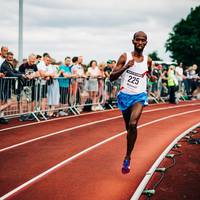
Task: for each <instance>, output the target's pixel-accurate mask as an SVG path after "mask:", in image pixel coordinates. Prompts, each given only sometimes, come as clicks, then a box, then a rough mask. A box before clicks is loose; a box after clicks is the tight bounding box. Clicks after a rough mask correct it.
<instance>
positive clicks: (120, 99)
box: [117, 92, 148, 111]
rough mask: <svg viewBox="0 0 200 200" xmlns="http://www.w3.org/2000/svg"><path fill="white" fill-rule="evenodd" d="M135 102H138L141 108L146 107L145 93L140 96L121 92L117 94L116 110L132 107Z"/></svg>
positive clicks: (146, 98)
mask: <svg viewBox="0 0 200 200" xmlns="http://www.w3.org/2000/svg"><path fill="white" fill-rule="evenodd" d="M137 102H140V103H141V104H142V105H143V106H146V105H148V97H147V93H145V92H143V93H140V94H125V93H123V92H119V94H118V95H117V103H118V108H119V109H120V110H121V111H124V110H126V109H128V108H129V107H132V106H133V105H134V104H135V103H137Z"/></svg>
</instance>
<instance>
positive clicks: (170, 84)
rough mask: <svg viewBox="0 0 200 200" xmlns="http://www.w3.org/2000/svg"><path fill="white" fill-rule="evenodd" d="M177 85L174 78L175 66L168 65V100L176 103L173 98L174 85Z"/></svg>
mask: <svg viewBox="0 0 200 200" xmlns="http://www.w3.org/2000/svg"><path fill="white" fill-rule="evenodd" d="M176 85H178V82H176V79H175V67H174V66H172V65H171V66H170V67H169V70H168V88H169V102H170V103H174V104H175V103H176V99H175V86H176Z"/></svg>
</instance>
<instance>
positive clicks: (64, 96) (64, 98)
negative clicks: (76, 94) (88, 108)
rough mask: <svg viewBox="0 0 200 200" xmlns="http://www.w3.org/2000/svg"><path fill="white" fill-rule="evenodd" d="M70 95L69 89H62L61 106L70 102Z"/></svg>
mask: <svg viewBox="0 0 200 200" xmlns="http://www.w3.org/2000/svg"><path fill="white" fill-rule="evenodd" d="M68 93H69V88H68V87H60V103H61V104H67V102H68Z"/></svg>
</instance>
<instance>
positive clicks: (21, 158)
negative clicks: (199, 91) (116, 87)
mask: <svg viewBox="0 0 200 200" xmlns="http://www.w3.org/2000/svg"><path fill="white" fill-rule="evenodd" d="M194 108H196V107H194ZM179 109H180V110H177V109H176V110H175V111H174V110H173V113H174V112H175V113H176V112H180V111H181V110H182V109H183V108H179ZM185 109H186V108H184V110H185ZM187 109H188V110H191V107H189V108H187ZM169 112H172V110H168V113H169ZM153 113H154V115H152V113H151V115H150V116H149V115H147V118H146V119H145V115H143V117H144V119H142V118H141V123H144V122H145V120H146V122H147V121H149V117H150V119H152V117H153V116H154V118H155V119H156V118H158V117H159V116H160V113H159V112H153ZM165 114H166V113H165ZM114 123H115V124H118V123H120V120H119V122H114ZM112 127H113V128H114V129H113V133H112V134H115V133H116V131H117V130H116V129H115V128H116V127H117V126H112ZM121 127H122V130H123V127H124V126H123V121H122V119H121ZM103 128H105V133H107V132H108V129H107V128H109V130H110V125H109V124H108V127H106V126H105V123H104V124H103V126H102V128H101V129H99V130H102V129H103ZM119 129H120V130H121V128H119ZM93 131H94V127H92V128H91V131H87V129H86V130H82V132H80V133H77V132H76V133H74V134H76V138H77V137H78V135H79V136H80V138H79V139H80V140H79V139H78V143H80V141H81V142H83V143H85V141H84V139H85V140H86V142H88V141H89V140H90V135H91V141H92V142H94V138H96V136H95V135H96V133H95V134H93ZM110 132H112V131H110ZM110 132H109V134H110ZM89 133H90V134H89ZM74 134H73V133H72V134H69V135H70V137H73V136H74ZM98 135H99V136H100V137H99V136H98V137H99V138H98V139H97V138H96V139H97V140H96V139H95V140H96V141H95V142H98V141H99V140H102V139H103V137H105V136H104V131H103V132H100V133H99V134H98ZM65 136H66V135H65ZM67 136H68V135H67ZM109 136H110V135H106V137H109ZM73 138H74V137H73ZM62 141H65V142H66V141H67V142H69V144H70V143H71V144H74V141H73V142H72V141H71V140H70V139H69V138H65V139H63V138H62V137H61V138H60V137H59V138H58V139H55V138H54V139H53V141H52V140H51V141H48V140H47V141H46V142H50V145H47V144H46V142H44V141H42V143H36V144H34V145H33V147H32V148H31V147H30V145H28V146H27V147H25V148H24V150H21V149H20V148H19V149H17V150H15V151H9V153H8V154H5V156H2V154H0V155H1V158H2V159H3V160H4V158H8V161H7V164H6V162H4V165H3V166H4V169H5V170H6V171H8V172H9V166H12V167H13V168H11V169H10V171H11V173H13V172H14V174H15V173H16V172H17V170H18V169H23V167H24V166H32V167H31V170H33V168H35V169H34V170H36V172H35V173H33V171H34V170H33V171H28V172H26V173H28V174H26V178H27V177H32V176H33V174H37V173H39V172H38V170H41V171H44V168H45V167H44V165H43V164H44V163H43V164H41V163H42V162H44V161H45V160H46V161H45V162H46V163H45V166H49V164H55V161H56V162H58V159H61V160H63V157H64V156H65V157H66V155H67V154H66V149H65V147H66V146H67V145H68V147H69V148H67V151H68V150H72V152H71V153H72V154H74V152H73V150H74V146H69V144H67V145H66V143H64V144H63V145H62ZM43 142H44V143H43ZM95 142H94V143H95ZM55 144H57V145H55ZM87 145H91V143H89V144H87ZM46 146H47V147H48V146H49V148H46ZM52 147H53V148H52ZM76 148H77V146H76ZM78 148H80V147H79V146H78ZM82 148H86V147H85V146H84V147H82ZM35 149H37V151H36V152H35ZM16 151H18V153H16ZM52 151H53V152H52ZM60 151H61V152H60ZM78 151H80V149H78ZM45 152H48V153H49V155H46V154H45ZM67 153H68V152H67ZM35 154H36V155H35ZM13 155H14V156H15V158H16V160H15V159H14V160H13V157H12V156H13ZM42 155H43V156H42ZM57 155H59V156H61V157H59V156H57ZM11 157H12V159H11ZM58 157H59V158H58ZM37 159H38V160H37ZM54 159H55V160H54ZM3 160H1V162H2V161H3ZM52 161H53V162H54V163H51V162H52ZM12 162H13V163H12ZM15 162H17V166H16V165H15ZM19 162H21V165H20V163H19ZM49 162H50V163H49ZM3 171H4V170H2V172H3ZM23 176H24V175H22V174H20V173H19V174H18V175H16V174H15V181H14V183H15V184H17V183H19V180H18V178H19V179H20V178H21V177H23ZM11 178H12V179H13V177H12V176H11ZM2 180H7V181H8V180H10V179H9V177H6V175H5V176H3V179H2ZM21 181H22V182H24V181H26V180H22V179H21ZM3 185H4V184H3ZM10 187H11V185H10ZM12 187H13V186H12ZM1 188H2V189H3V186H2V187H1Z"/></svg>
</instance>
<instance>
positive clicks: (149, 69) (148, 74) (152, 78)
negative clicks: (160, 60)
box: [147, 57, 157, 82]
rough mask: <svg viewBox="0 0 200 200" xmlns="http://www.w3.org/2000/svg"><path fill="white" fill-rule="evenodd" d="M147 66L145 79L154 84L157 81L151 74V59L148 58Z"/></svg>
mask: <svg viewBox="0 0 200 200" xmlns="http://www.w3.org/2000/svg"><path fill="white" fill-rule="evenodd" d="M147 66H148V73H147V77H148V78H149V79H150V81H151V82H154V81H155V80H156V79H157V77H156V76H154V75H153V74H152V59H151V58H150V57H148V60H147Z"/></svg>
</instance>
